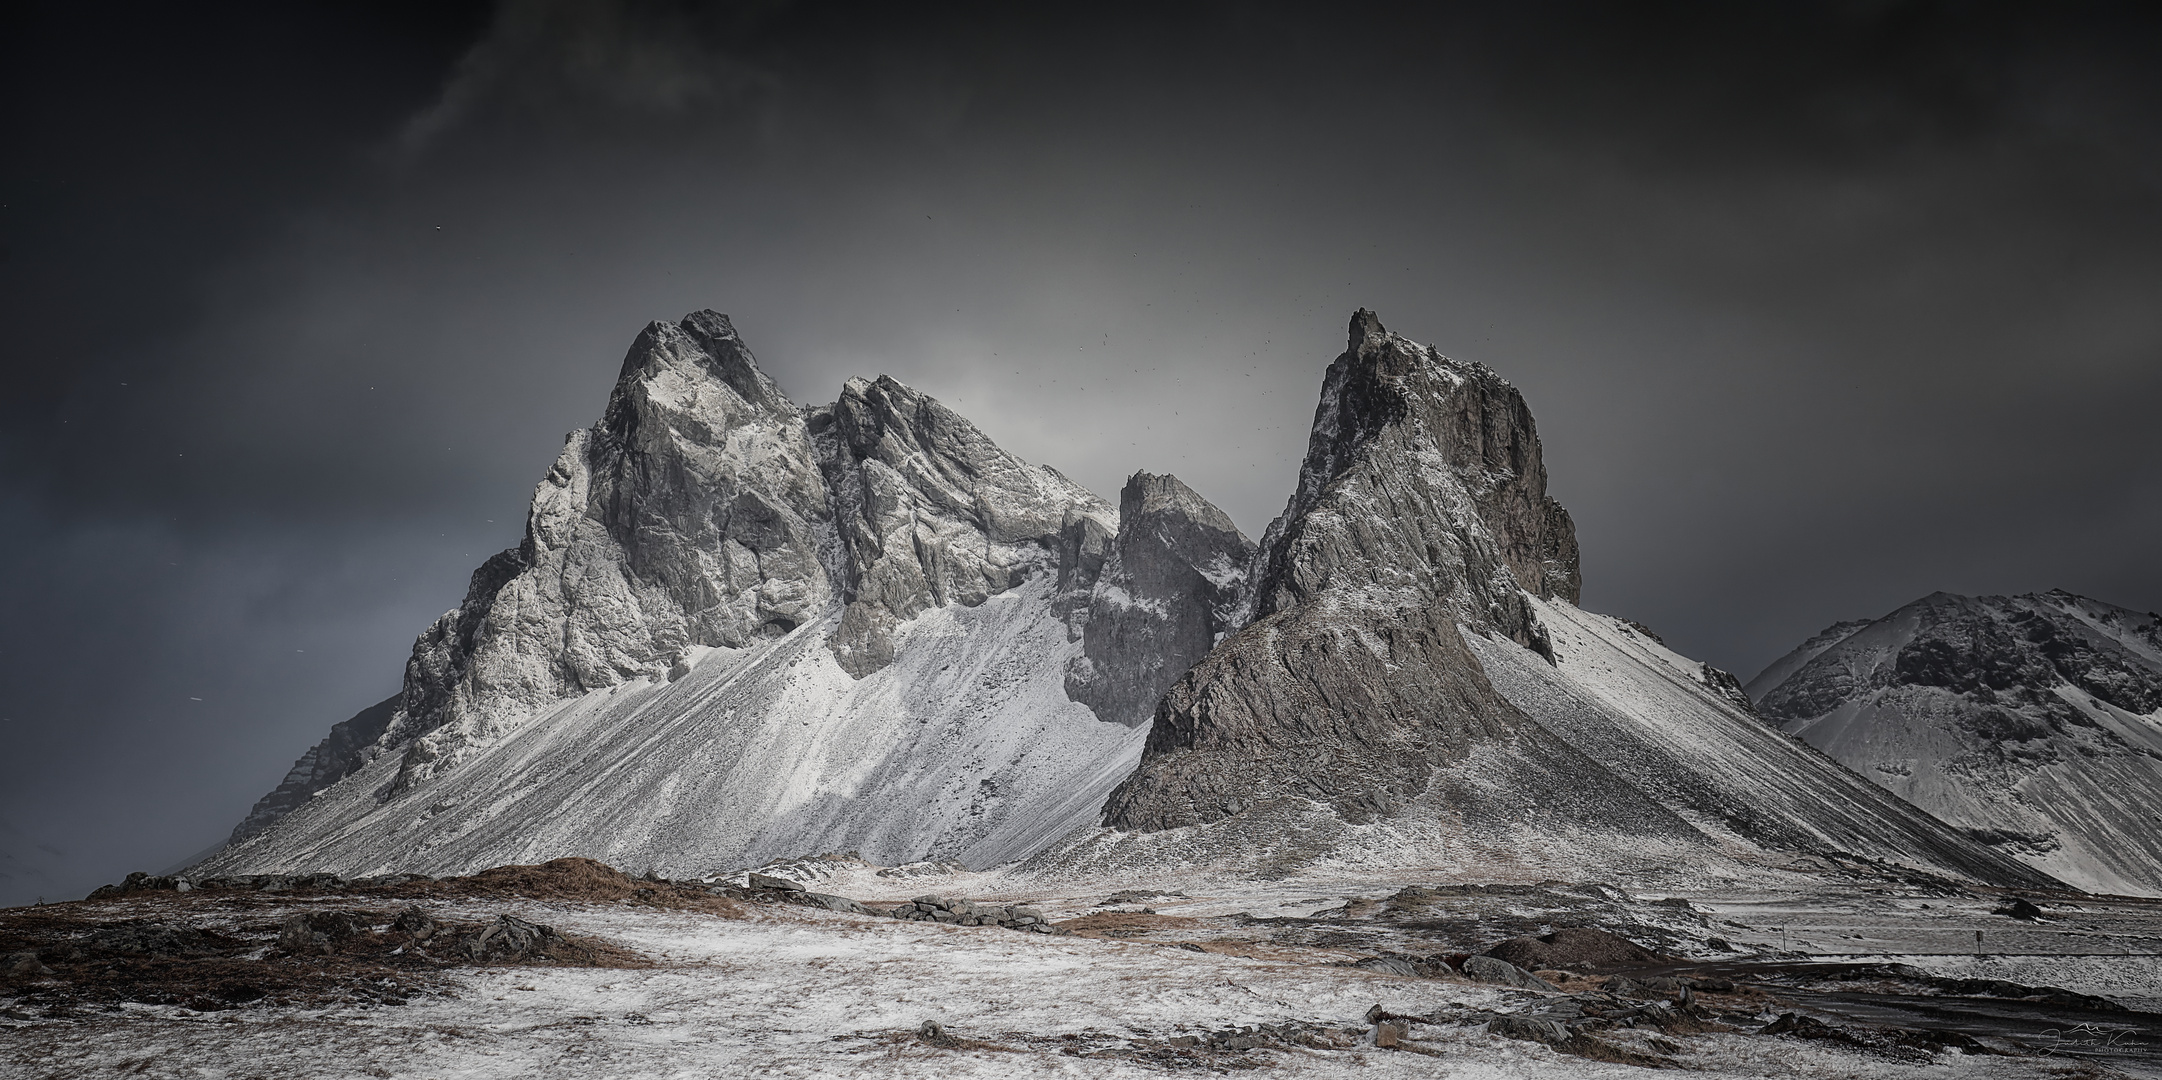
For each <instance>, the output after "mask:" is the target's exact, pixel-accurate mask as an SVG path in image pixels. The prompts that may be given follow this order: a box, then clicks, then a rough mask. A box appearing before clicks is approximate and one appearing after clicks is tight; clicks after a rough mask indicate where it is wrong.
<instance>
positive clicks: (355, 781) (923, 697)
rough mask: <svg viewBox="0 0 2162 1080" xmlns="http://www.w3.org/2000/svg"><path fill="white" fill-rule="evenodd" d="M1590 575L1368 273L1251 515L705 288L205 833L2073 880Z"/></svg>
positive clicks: (339, 852) (492, 848)
mask: <svg viewBox="0 0 2162 1080" xmlns="http://www.w3.org/2000/svg"><path fill="white" fill-rule="evenodd" d="M1578 588H1579V579H1578V568H1577V547H1576V538H1575V530H1574V526H1573V525H1572V523H1571V521H1570V519H1569V515H1568V514H1567V512H1566V511H1564V510H1563V509H1562V507H1561V506H1560V505H1559V504H1558V503H1557V502H1555V501H1554V500H1553V499H1552V498H1550V497H1549V496H1548V495H1547V494H1546V473H1545V466H1544V463H1543V461H1542V459H1541V455H1540V447H1539V440H1538V435H1537V433H1536V431H1535V429H1534V425H1533V422H1532V416H1531V412H1530V409H1529V408H1528V407H1527V406H1526V404H1525V402H1524V399H1523V397H1522V396H1521V395H1520V394H1518V393H1517V391H1516V389H1515V388H1513V387H1511V386H1510V385H1509V384H1508V383H1507V382H1506V381H1504V380H1502V379H1501V377H1500V376H1498V375H1496V374H1495V373H1494V372H1492V371H1490V370H1488V369H1486V368H1484V367H1481V366H1479V365H1477V364H1467V363H1463V362H1459V361H1455V360H1451V359H1449V358H1447V357H1445V356H1442V355H1441V354H1439V353H1437V352H1435V351H1434V350H1433V349H1430V348H1428V347H1426V346H1424V345H1420V344H1418V343H1416V342H1413V341H1410V340H1408V339H1406V338H1404V337H1401V336H1399V335H1397V334H1393V333H1390V332H1389V331H1388V330H1387V329H1385V328H1384V327H1383V326H1382V325H1381V323H1380V320H1379V319H1378V318H1376V317H1375V316H1374V314H1373V313H1372V312H1369V311H1361V312H1359V313H1357V315H1355V316H1354V318H1353V320H1352V323H1351V332H1350V340H1349V343H1348V347H1347V348H1346V350H1345V352H1344V353H1343V355H1341V356H1339V357H1338V358H1337V359H1336V360H1335V362H1334V363H1333V364H1331V365H1330V366H1329V369H1328V372H1327V374H1326V375H1325V377H1324V379H1323V384H1322V390H1321V402H1320V405H1319V407H1318V408H1317V409H1316V412H1315V419H1314V426H1313V430H1312V435H1311V438H1310V441H1309V444H1308V453H1307V457H1306V460H1305V463H1304V465H1303V466H1302V468H1301V471H1300V476H1299V481H1298V486H1297V489H1296V490H1295V491H1294V493H1293V494H1292V496H1291V498H1290V500H1289V503H1288V504H1287V506H1286V509H1285V512H1284V514H1283V515H1282V516H1281V517H1279V518H1278V519H1277V521H1276V522H1275V523H1274V524H1272V525H1271V526H1270V528H1269V530H1268V532H1267V534H1266V536H1264V538H1263V540H1262V542H1261V543H1260V544H1259V545H1256V544H1253V543H1251V542H1249V541H1248V540H1247V539H1246V538H1245V537H1244V536H1241V535H1240V534H1239V530H1238V529H1237V528H1236V527H1235V526H1234V525H1233V524H1232V523H1231V521H1230V519H1229V518H1227V517H1225V516H1224V514H1223V513H1222V512H1221V511H1219V510H1217V509H1216V508H1215V507H1213V506H1211V505H1209V503H1208V502H1207V501H1206V500H1205V499H1203V498H1202V497H1201V496H1200V495H1198V494H1196V493H1195V492H1194V491H1192V490H1191V489H1190V488H1188V487H1187V486H1186V485H1184V484H1182V483H1180V482H1179V481H1178V480H1176V479H1175V478H1172V477H1168V476H1157V475H1152V474H1148V473H1139V474H1136V475H1135V476H1134V477H1133V478H1132V479H1131V480H1130V481H1129V482H1128V483H1127V484H1126V486H1125V489H1124V490H1123V491H1122V492H1121V495H1120V504H1119V506H1117V507H1115V508H1114V507H1112V506H1110V505H1109V504H1107V503H1106V502H1104V501H1103V500H1101V499H1099V498H1097V497H1096V496H1095V495H1093V494H1091V493H1089V492H1088V491H1086V490H1084V489H1082V488H1080V487H1079V486H1078V485H1076V484H1074V483H1072V482H1071V481H1069V480H1067V479H1066V478H1065V477H1063V476H1061V475H1060V474H1058V473H1057V472H1056V471H1054V470H1051V469H1049V468H1045V467H1042V466H1037V465H1030V464H1027V463H1024V462H1021V461H1018V460H1016V459H1014V458H1013V457H1011V456H1010V455H1008V454H1006V453H1004V452H1003V451H1001V450H1000V449H999V448H998V447H996V446H995V445H993V444H992V443H991V442H990V440H989V439H987V438H985V437H984V436H983V435H982V433H980V432H979V431H977V430H976V429H975V428H974V427H973V426H971V425H970V424H969V423H968V422H967V421H966V420H964V419H962V418H961V417H960V416H958V415H956V414H955V413H953V412H952V411H951V410H948V409H947V408H945V407H944V406H943V405H940V404H939V403H938V402H936V401H934V400H932V399H930V398H929V397H926V396H924V395H923V394H920V393H918V392H916V391H914V390H912V389H910V388H908V387H906V386H903V385H901V384H899V383H897V382H894V381H893V380H891V379H885V378H881V379H879V380H877V381H875V382H867V381H864V380H860V379H858V380H852V381H850V382H849V383H848V384H847V385H845V386H844V387H843V388H842V391H841V395H840V397H839V399H838V400H837V401H835V402H834V403H833V404H831V405H824V406H816V407H799V406H797V405H795V404H793V403H791V402H790V401H789V400H788V399H787V398H786V397H785V396H784V395H783V394H782V392H781V391H780V389H779V388H778V387H777V386H776V385H775V384H774V383H773V382H772V381H771V380H770V379H768V378H767V377H766V376H765V375H764V374H763V373H762V372H760V371H759V369H758V367H757V365H756V363H755V362H754V361H753V359H752V357H751V354H750V352H749V350H748V349H747V348H746V347H745V346H744V344H743V342H742V340H741V339H740V337H738V335H737V334H736V331H735V329H734V327H733V326H731V325H730V324H729V322H728V320H727V319H726V318H725V317H724V316H721V315H719V314H717V313H714V312H699V313H696V314H693V315H690V316H688V317H686V318H685V319H684V320H683V321H682V322H680V323H675V324H669V323H655V324H653V325H651V326H649V327H648V328H647V329H646V331H645V332H644V334H643V335H641V336H640V338H639V340H638V341H637V343H636V344H634V345H633V347H632V348H631V350H630V354H629V355H628V357H626V359H625V361H624V365H623V371H622V375H621V377H620V378H619V380H618V381H617V384H616V387H615V390H614V393H613V394H612V395H611V397H610V400H609V403H608V407H607V409H606V412H605V413H604V415H603V417H602V419H601V421H600V422H599V423H597V424H596V425H594V426H593V427H591V428H588V429H585V430H582V431H578V432H574V433H572V435H571V436H570V438H569V440H568V442H567V444H566V445H565V447H564V450H563V452H562V454H561V456H560V457H559V458H558V459H557V461H556V463H555V465H554V467H553V468H552V469H550V470H549V472H548V475H547V477H546V478H545V479H544V480H543V481H542V482H541V484H540V485H539V487H538V488H537V489H536V491H535V493H534V498H533V504H532V511H531V513H530V515H529V518H528V521H527V526H526V534H525V539H524V541H523V543H521V544H520V545H519V546H518V547H517V548H513V549H511V550H509V551H505V552H503V553H501V554H499V555H497V556H495V557H494V558H492V559H490V560H488V562H487V563H486V564H484V565H483V566H482V567H481V568H480V569H479V570H478V571H477V572H476V573H475V574H474V577H473V582H472V586H471V588H470V590H469V591H468V593H467V596H466V598H465V601H464V603H462V604H461V605H460V606H459V607H458V608H457V609H456V610H453V611H451V612H448V613H446V614H445V615H444V616H443V617H442V618H441V619H440V620H438V621H437V622H436V624H435V625H434V626H432V627H430V628H429V629H428V631H427V632H426V633H424V634H422V635H421V637H420V639H419V641H418V642H417V643H416V644H415V646H414V650H413V656H412V659H411V660H410V661H409V662H408V664H407V666H406V672H405V682H404V687H403V689H402V690H401V692H400V693H399V695H398V696H397V697H396V698H395V699H393V700H392V701H391V702H386V703H384V704H383V705H379V706H377V707H375V708H373V709H370V710H368V711H366V712H363V713H362V714H361V715H359V716H356V717H354V718H353V719H351V720H348V721H346V722H345V723H343V724H340V725H338V726H337V727H335V728H333V729H332V732H331V734H330V736H329V737H328V738H326V739H325V740H324V742H323V743H322V744H321V745H319V746H317V747H316V748H315V749H313V750H311V751H310V752H309V753H308V755H306V756H304V757H303V758H302V759H301V761H300V762H299V763H298V764H296V765H295V767H294V769H293V771H292V773H291V774H289V775H288V776H287V778H286V780H285V782H284V783H283V784H281V785H280V786H279V788H278V789H277V790H276V791H274V792H273V793H272V794H271V795H269V796H266V797H265V799H264V801H263V803H261V804H259V805H258V807H257V808H256V811H255V813H253V814H251V815H250V817H249V819H248V821H246V822H244V823H243V824H242V825H241V827H240V828H239V829H238V830H236V832H235V840H234V843H233V844H232V845H231V846H230V847H228V848H227V849H226V850H225V851H223V852H221V853H219V854H218V855H215V856H213V857H212V858H211V859H210V860H208V861H207V862H206V863H205V864H204V865H203V866H202V867H200V868H198V871H197V872H198V873H209V872H227V873H230V872H249V871H256V872H261V871H291V870H332V871H340V872H344V873H348V874H357V873H371V872H379V871H386V870H393V869H397V870H414V871H423V872H433V873H447V872H463V871H470V870H475V869H479V868H482V867H487V866H493V865H497V864H502V863H514V862H534V861H539V860H542V859H547V858H553V857H558V856H567V855H584V856H590V857H593V858H597V859H601V860H603V861H606V862H609V863H611V864H613V865H617V866H626V867H630V868H632V869H634V870H638V871H644V870H657V871H660V872H662V873H664V874H668V875H671V876H683V875H688V874H695V873H700V872H703V871H708V870H714V869H721V868H727V867H736V866H744V865H756V864H759V863H762V862H764V861H766V860H769V859H774V858H780V857H794V856H801V855H808V854H817V853H824V852H845V851H854V852H856V853H858V854H860V855H861V856H863V857H865V858H867V859H870V860H872V861H874V862H881V863H889V864H890V863H902V862H910V861H916V860H921V859H926V858H943V859H956V860H959V861H961V862H964V863H966V864H968V865H970V866H974V867H987V866H992V865H998V864H1004V863H1009V862H1013V861H1016V860H1028V865H1029V866H1031V867H1033V868H1035V869H1038V870H1043V871H1047V872H1094V871H1097V870H1103V869H1107V868H1113V869H1116V868H1123V869H1146V868H1149V867H1162V866H1166V865H1184V866H1194V865H1207V866H1220V867H1222V868H1223V869H1224V870H1226V871H1227V872H1234V873H1263V874H1278V873H1292V872H1297V871H1300V870H1302V869H1306V868H1316V867H1318V868H1327V867H1330V866H1354V865H1367V866H1386V867H1392V868H1406V867H1422V868H1433V869H1435V870H1437V871H1439V872H1452V871H1453V872H1461V873H1465V874H1474V875H1478V876H1481V877H1485V878H1489V879H1492V878H1494V877H1495V876H1497V875H1536V876H1537V877H1553V876H1582V875H1587V874H1597V875H1601V876H1612V875H1629V876H1631V877H1632V879H1635V880H1643V881H1656V880H1662V879H1680V878H1698V879H1700V878H1702V877H1703V876H1704V875H1707V874H1729V875H1735V874H1742V875H1746V874H1748V873H1750V872H1752V868H1757V869H1761V868H1766V867H1784V866H1788V865H1790V864H1794V863H1795V862H1796V860H1798V859H1799V860H1803V862H1804V864H1805V865H1814V866H1824V865H1829V864H1830V863H1829V862H1827V860H1829V861H1830V862H1845V863H1848V864H1850V865H1859V864H1879V865H1899V866H1908V867H1914V868H1919V869H1922V870H1926V871H1929V872H1933V873H1938V874H1946V875H1954V876H1961V877H1966V878H1970V879H1977V880H1984V881H1990V882H1996V883H2002V884H2012V885H2047V884H2051V883H2052V882H2051V880H2050V879H2049V878H2048V877H2047V876H2046V875H2044V874H2042V873H2040V872H2037V871H2035V870H2033V869H2031V868H2029V867H2027V866H2025V865H2023V864H2021V863H2019V862H2017V861H2014V860H2012V859H2009V858H2006V857H2005V856H2003V855H2002V854H2000V853H1998V852H1997V851H1995V850H1994V849H1992V848H1990V847H1988V846H1986V845H1983V844H1980V843H1977V842H1976V841H1974V840H1973V839H1971V838H1969V837H1968V836H1966V835H1964V834H1961V833H1959V832H1957V831H1955V830H1952V829H1950V828H1948V827H1947V826H1945V825H1943V824H1942V823H1940V822H1938V821H1936V820H1935V819H1933V818H1931V817H1930V816H1928V815H1927V814H1925V813H1922V812H1921V811H1919V810H1917V809H1915V808H1914V807H1913V806H1910V805H1908V804H1907V803H1904V802H1901V801H1900V800H1899V799H1897V798H1894V797H1893V796H1891V795H1890V794H1888V793H1887V792H1885V791H1883V790H1881V789H1879V788H1878V787H1876V786H1873V785H1872V784H1870V783H1868V782H1866V781H1864V780H1862V779H1861V778H1859V777H1857V776H1855V775H1854V774H1852V773H1850V772H1848V771H1847V770H1845V769H1843V768H1841V767H1839V766H1838V765H1836V764H1835V763H1833V762H1831V761H1830V760H1828V759H1826V758H1825V757H1823V756H1822V755H1820V754H1817V753H1815V752H1813V751H1811V750H1809V749H1808V748H1807V747H1804V746H1802V745H1800V744H1799V743H1797V742H1795V741H1794V740H1792V739H1789V738H1786V737H1784V736H1782V735H1780V734H1779V733H1777V732H1775V731H1773V730H1771V729H1770V728H1769V727H1767V726H1766V725H1764V724H1763V723H1762V722H1760V721H1759V720H1757V719H1756V718H1755V716H1754V715H1752V714H1751V712H1750V711H1749V703H1748V700H1747V699H1746V698H1745V697H1744V696H1743V695H1742V694H1741V691H1740V688H1739V686H1738V685H1737V684H1736V682H1735V680H1734V679H1733V678H1732V677H1731V676H1728V675H1726V674H1725V673H1724V672H1720V671H1717V670H1716V669H1713V668H1710V667H1708V666H1706V665H1703V664H1701V663H1697V662H1694V661H1690V660H1687V659H1684V658H1682V657H1680V656H1677V655H1675V654H1674V653H1672V652H1670V651H1668V650H1666V649H1665V648H1664V647H1663V646H1661V645H1660V644H1658V642H1657V641H1656V639H1654V638H1651V637H1650V636H1648V632H1645V631H1643V630H1642V628H1641V627H1636V626H1634V624H1630V623H1626V622H1624V621H1622V620H1617V619H1613V618H1609V617H1606V616H1599V615H1592V614H1588V613H1586V612H1583V611H1580V610H1578V609H1577V607H1576V606H1575V602H1576V599H1577V596H1578Z"/></svg>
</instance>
